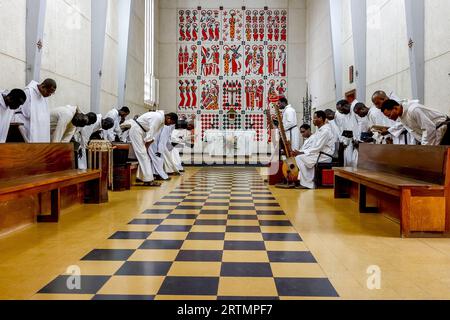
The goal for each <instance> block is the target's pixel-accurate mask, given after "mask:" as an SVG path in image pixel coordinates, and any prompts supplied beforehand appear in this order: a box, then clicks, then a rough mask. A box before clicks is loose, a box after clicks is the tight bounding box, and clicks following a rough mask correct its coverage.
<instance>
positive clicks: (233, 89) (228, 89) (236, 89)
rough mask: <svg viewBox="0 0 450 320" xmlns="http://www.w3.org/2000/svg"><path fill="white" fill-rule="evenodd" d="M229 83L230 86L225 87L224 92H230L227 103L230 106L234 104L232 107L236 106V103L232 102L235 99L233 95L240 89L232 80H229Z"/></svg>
mask: <svg viewBox="0 0 450 320" xmlns="http://www.w3.org/2000/svg"><path fill="white" fill-rule="evenodd" d="M231 85H232V87H231V88H230V87H227V88H226V89H225V92H226V93H227V94H230V93H231V103H229V105H230V106H234V107H238V104H236V103H235V102H234V100H235V95H236V94H237V93H239V92H240V90H239V89H238V88H237V86H236V84H234V82H231Z"/></svg>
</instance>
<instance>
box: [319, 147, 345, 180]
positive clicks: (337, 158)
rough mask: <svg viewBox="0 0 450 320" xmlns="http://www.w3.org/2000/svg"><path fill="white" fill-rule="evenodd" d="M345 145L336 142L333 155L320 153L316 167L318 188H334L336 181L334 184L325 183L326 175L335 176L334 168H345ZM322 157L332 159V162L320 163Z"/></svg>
mask: <svg viewBox="0 0 450 320" xmlns="http://www.w3.org/2000/svg"><path fill="white" fill-rule="evenodd" d="M344 150H345V147H344V144H342V143H339V142H336V148H335V153H334V154H333V155H330V154H327V153H324V152H320V154H319V157H318V158H317V163H316V166H315V175H314V179H315V185H316V187H317V188H333V187H334V180H333V181H332V182H326V181H324V180H325V179H324V173H325V172H328V173H329V174H332V175H334V172H333V168H336V167H343V166H344ZM322 156H327V157H329V158H331V159H332V161H331V162H327V163H324V162H319V160H320V159H321V158H322Z"/></svg>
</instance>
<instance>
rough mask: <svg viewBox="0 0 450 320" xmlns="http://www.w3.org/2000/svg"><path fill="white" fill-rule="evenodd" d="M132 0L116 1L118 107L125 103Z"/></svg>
mask: <svg viewBox="0 0 450 320" xmlns="http://www.w3.org/2000/svg"><path fill="white" fill-rule="evenodd" d="M131 5H132V0H118V6H117V9H118V19H119V36H118V38H119V39H118V41H119V45H118V46H119V53H118V79H119V84H118V92H117V95H118V102H117V104H118V107H121V106H123V105H124V103H125V91H126V82H127V62H128V42H129V38H130V18H131V8H132V6H131Z"/></svg>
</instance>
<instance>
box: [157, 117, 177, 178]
mask: <svg viewBox="0 0 450 320" xmlns="http://www.w3.org/2000/svg"><path fill="white" fill-rule="evenodd" d="M173 130H175V125H172V126H166V127H165V128H164V129H163V135H164V140H165V141H163V142H165V143H162V144H161V146H160V148H161V149H160V152H161V153H162V156H163V159H164V171H165V172H166V173H168V174H175V175H179V174H180V172H179V171H178V169H177V166H176V164H175V162H174V161H173V158H172V151H173V149H174V147H173V145H172V142H171V141H170V139H171V137H172V132H173Z"/></svg>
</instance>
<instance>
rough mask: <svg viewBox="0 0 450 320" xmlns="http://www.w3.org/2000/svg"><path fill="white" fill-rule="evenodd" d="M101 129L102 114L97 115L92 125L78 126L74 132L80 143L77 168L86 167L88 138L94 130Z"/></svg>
mask: <svg viewBox="0 0 450 320" xmlns="http://www.w3.org/2000/svg"><path fill="white" fill-rule="evenodd" d="M101 129H102V115H101V114H98V115H97V122H96V123H94V124H93V125H90V126H86V127H84V128H78V129H77V133H76V134H75V137H76V140H77V142H79V143H80V148H81V152H82V156H81V158H80V159H79V160H78V168H79V169H82V170H84V169H87V157H86V149H87V147H88V145H89V140H90V138H91V136H92V134H93V133H94V132H97V131H98V130H101Z"/></svg>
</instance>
